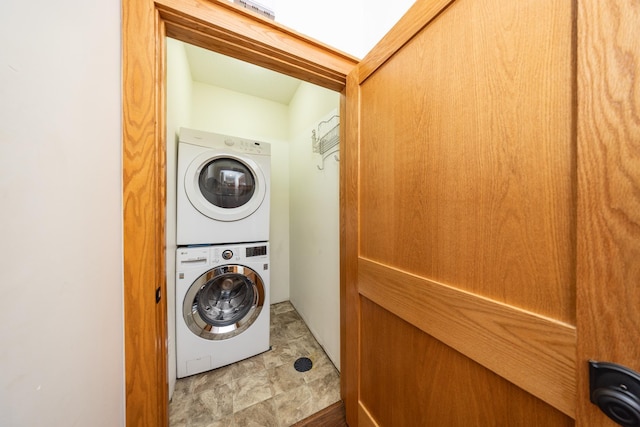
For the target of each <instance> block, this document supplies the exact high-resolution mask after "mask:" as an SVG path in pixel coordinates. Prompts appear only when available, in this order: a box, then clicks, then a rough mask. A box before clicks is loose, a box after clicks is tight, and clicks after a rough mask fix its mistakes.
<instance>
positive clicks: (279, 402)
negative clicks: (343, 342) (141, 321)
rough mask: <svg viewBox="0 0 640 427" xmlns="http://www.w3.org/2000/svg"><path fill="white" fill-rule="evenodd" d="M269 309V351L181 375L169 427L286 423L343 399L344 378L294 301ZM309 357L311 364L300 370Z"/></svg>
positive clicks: (283, 425)
mask: <svg viewBox="0 0 640 427" xmlns="http://www.w3.org/2000/svg"><path fill="white" fill-rule="evenodd" d="M270 310H271V337H270V338H271V350H269V351H267V352H265V353H262V354H260V355H257V356H254V357H251V358H249V359H246V360H243V361H240V362H237V363H234V364H232V365H229V366H226V367H222V368H218V369H215V370H212V371H209V372H205V373H202V374H199V375H194V376H191V377H187V378H181V379H179V380H178V381H177V383H176V388H175V391H174V394H173V397H172V400H171V403H170V405H169V418H170V420H169V425H170V427H245V426H247V427H253V426H256V427H257V426H260V427H272V426H274V427H288V426H290V425H291V424H294V423H295V422H297V421H300V420H301V419H303V418H306V417H308V416H309V415H312V414H314V413H315V412H317V411H319V410H321V409H324V408H325V407H327V406H329V405H331V404H333V403H335V402H337V401H338V400H340V376H339V373H338V371H337V370H336V368H335V367H334V366H333V364H332V363H331V361H330V360H329V358H328V357H327V356H326V354H325V353H324V351H323V350H322V347H321V346H320V345H319V344H318V343H317V341H316V340H315V338H314V337H313V335H312V334H311V332H310V331H309V329H308V328H307V326H306V325H305V324H304V321H303V320H302V318H301V317H300V315H299V314H298V313H297V312H296V311H295V309H294V307H293V306H292V305H291V303H290V302H288V301H286V302H283V303H278V304H274V305H272V306H271V307H270ZM300 357H308V358H310V359H311V360H312V362H313V367H312V369H311V370H309V371H307V372H298V371H296V370H295V368H294V362H295V361H296V360H297V359H298V358H300Z"/></svg>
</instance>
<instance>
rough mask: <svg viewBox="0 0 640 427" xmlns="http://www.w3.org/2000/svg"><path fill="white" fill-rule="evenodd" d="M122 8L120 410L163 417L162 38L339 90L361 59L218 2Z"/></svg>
mask: <svg viewBox="0 0 640 427" xmlns="http://www.w3.org/2000/svg"><path fill="white" fill-rule="evenodd" d="M122 8H123V13H122V16H123V22H122V27H123V65H122V71H123V74H122V76H123V77H122V79H123V95H122V96H123V221H124V311H125V325H126V328H125V376H126V417H127V424H129V425H149V426H151V425H167V423H168V419H167V417H168V411H167V407H168V405H167V394H168V390H167V388H168V386H167V383H168V381H167V372H166V366H167V363H166V360H165V357H166V352H167V320H166V313H167V302H166V298H163V296H164V295H167V289H166V285H165V275H166V268H165V260H166V250H165V247H164V242H165V241H166V239H165V230H164V227H163V226H161V224H164V223H165V215H166V194H165V191H164V189H165V188H166V182H165V168H166V158H165V150H164V147H165V139H166V134H165V120H166V117H165V100H166V93H165V77H164V75H165V67H166V58H165V56H164V52H165V37H166V36H169V37H172V38H176V39H178V40H181V41H187V42H190V43H193V44H196V45H198V46H201V47H205V48H207V49H210V50H213V51H216V52H219V53H223V54H227V55H229V56H232V57H235V58H238V59H243V60H247V61H249V62H252V63H255V64H258V65H262V66H265V67H266V68H270V69H273V70H276V71H279V72H282V73H285V74H288V75H292V76H294V77H296V78H299V79H301V80H304V81H307V82H311V83H314V84H317V85H319V86H322V87H325V88H328V89H332V90H335V91H338V92H341V93H343V90H344V88H345V84H346V75H347V73H348V72H349V71H350V70H351V69H352V68H353V67H354V66H355V64H356V63H357V60H356V59H355V58H353V57H350V56H348V55H345V54H343V53H341V52H337V51H334V50H332V49H331V48H329V47H327V46H324V45H321V44H319V43H317V42H315V41H312V40H310V39H308V38H306V37H304V36H301V35H300V34H297V33H293V32H291V31H289V30H287V29H285V28H283V27H280V26H279V25H277V24H275V23H273V22H270V21H268V20H265V19H261V18H259V17H258V16H256V15H253V14H251V13H249V12H247V11H244V10H241V9H239V8H237V7H236V6H234V5H232V4H230V3H228V2H224V1H208V2H206V3H202V4H199V5H198V7H193V5H192V4H190V3H189V4H187V2H173V3H171V5H167V4H164V2H162V1H150V0H149V1H136V2H133V1H124V2H123V4H122ZM343 103H344V96H342V97H341V109H342V108H343V105H342V104H343ZM342 293H343V286H342V283H341V294H342ZM341 301H342V298H341ZM343 312H344V309H343V307H341V314H342V313H343ZM343 377H344V373H343ZM343 387H344V386H343Z"/></svg>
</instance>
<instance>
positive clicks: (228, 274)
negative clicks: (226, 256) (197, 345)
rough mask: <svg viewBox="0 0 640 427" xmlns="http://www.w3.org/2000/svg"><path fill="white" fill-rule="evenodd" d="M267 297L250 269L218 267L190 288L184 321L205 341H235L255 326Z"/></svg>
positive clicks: (259, 280)
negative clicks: (250, 327)
mask: <svg viewBox="0 0 640 427" xmlns="http://www.w3.org/2000/svg"><path fill="white" fill-rule="evenodd" d="M264 295H265V289H264V283H263V281H262V279H261V278H260V276H259V275H258V274H257V273H256V272H255V271H254V270H252V269H250V268H249V267H245V266H241V265H225V266H221V267H216V268H214V269H212V270H209V271H208V272H206V273H205V274H203V275H202V276H200V277H199V278H198V279H197V280H196V281H195V282H194V283H193V284H192V285H191V287H190V288H189V291H188V292H187V294H186V296H185V299H184V302H183V316H184V320H185V322H186V324H187V326H188V327H189V329H190V330H191V331H192V332H193V333H194V334H196V335H198V336H200V337H202V338H205V339H209V340H223V339H227V338H231V337H234V336H236V335H238V334H240V333H242V332H243V331H244V330H246V329H247V328H248V327H249V326H251V324H252V323H253V322H255V320H256V319H257V318H258V315H259V314H260V312H261V310H262V307H263V305H264Z"/></svg>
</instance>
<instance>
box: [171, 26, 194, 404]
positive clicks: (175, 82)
mask: <svg viewBox="0 0 640 427" xmlns="http://www.w3.org/2000/svg"><path fill="white" fill-rule="evenodd" d="M191 89H192V80H191V70H190V69H189V63H188V62H187V56H186V52H185V50H184V44H183V43H182V42H179V41H177V40H174V39H169V38H168V39H167V101H166V105H167V119H166V124H167V136H166V138H167V159H166V173H167V178H166V179H167V189H166V194H167V220H166V221H167V222H166V225H165V233H166V239H167V241H166V248H167V249H166V257H167V258H166V271H167V325H168V328H167V345H168V348H169V354H168V357H167V363H168V371H169V396H172V395H173V391H174V389H175V385H176V348H175V342H176V330H175V326H176V323H175V320H176V315H175V309H174V307H175V298H176V263H175V260H176V248H177V246H176V197H177V195H176V165H177V159H178V132H179V131H180V128H181V127H190V126H191V122H190V120H191Z"/></svg>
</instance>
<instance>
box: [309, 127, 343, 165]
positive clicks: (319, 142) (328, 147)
mask: <svg viewBox="0 0 640 427" xmlns="http://www.w3.org/2000/svg"><path fill="white" fill-rule="evenodd" d="M311 142H312V147H313V152H314V153H318V154H320V156H322V166H320V165H318V166H317V167H318V169H319V170H323V169H324V162H325V160H326V159H327V157H329V156H330V155H332V154H333V157H334V158H335V159H336V161H340V157H339V156H338V154H337V153H338V152H339V151H340V145H339V144H340V116H337V115H336V116H333V117H331V118H330V119H329V120H324V121H321V122H320V123H318V129H317V132H316V130H315V129H314V130H312V131H311Z"/></svg>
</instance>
